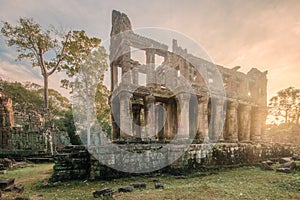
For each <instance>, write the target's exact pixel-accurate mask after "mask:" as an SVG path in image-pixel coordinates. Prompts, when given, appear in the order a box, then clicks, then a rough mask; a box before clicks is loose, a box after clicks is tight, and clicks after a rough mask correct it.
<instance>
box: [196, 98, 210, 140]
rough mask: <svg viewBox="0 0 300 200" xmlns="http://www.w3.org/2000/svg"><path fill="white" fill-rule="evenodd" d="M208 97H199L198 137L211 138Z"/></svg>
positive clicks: (201, 138)
mask: <svg viewBox="0 0 300 200" xmlns="http://www.w3.org/2000/svg"><path fill="white" fill-rule="evenodd" d="M208 100H209V98H208V97H199V98H198V130H197V136H196V139H198V140H202V141H203V140H209V137H208Z"/></svg>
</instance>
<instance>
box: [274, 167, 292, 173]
mask: <svg viewBox="0 0 300 200" xmlns="http://www.w3.org/2000/svg"><path fill="white" fill-rule="evenodd" d="M276 172H283V173H291V169H290V168H277V169H276Z"/></svg>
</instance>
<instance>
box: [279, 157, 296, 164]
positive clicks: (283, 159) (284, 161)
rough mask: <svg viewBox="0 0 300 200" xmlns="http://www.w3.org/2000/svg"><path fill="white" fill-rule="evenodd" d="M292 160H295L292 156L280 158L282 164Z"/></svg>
mask: <svg viewBox="0 0 300 200" xmlns="http://www.w3.org/2000/svg"><path fill="white" fill-rule="evenodd" d="M291 161H293V160H292V158H291V157H286V158H280V159H279V160H278V162H279V163H280V164H283V163H286V162H291Z"/></svg>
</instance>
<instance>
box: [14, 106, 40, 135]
mask: <svg viewBox="0 0 300 200" xmlns="http://www.w3.org/2000/svg"><path fill="white" fill-rule="evenodd" d="M14 118H15V123H16V125H17V126H21V127H22V128H23V129H24V130H31V131H38V130H40V129H41V128H42V122H43V118H42V115H41V114H40V113H39V111H38V110H34V109H33V108H31V109H28V108H27V109H25V108H15V111H14Z"/></svg>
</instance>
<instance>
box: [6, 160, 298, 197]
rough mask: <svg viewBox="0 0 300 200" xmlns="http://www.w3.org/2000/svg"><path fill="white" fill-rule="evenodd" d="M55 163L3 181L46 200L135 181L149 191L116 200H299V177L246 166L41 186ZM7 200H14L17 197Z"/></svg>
mask: <svg viewBox="0 0 300 200" xmlns="http://www.w3.org/2000/svg"><path fill="white" fill-rule="evenodd" d="M52 166H53V165H52V164H41V165H35V166H34V167H27V168H21V169H16V170H11V171H8V173H7V174H5V175H0V178H8V177H14V178H16V181H15V182H16V183H22V184H24V185H25V191H24V193H23V196H34V195H39V194H42V195H43V199H45V200H52V199H59V200H73V199H82V200H86V199H94V198H93V197H92V192H93V191H95V190H99V189H102V188H105V187H109V188H112V189H114V190H117V189H118V187H120V186H125V185H129V184H130V183H134V182H146V183H147V189H144V190H134V192H132V193H121V194H119V193H116V195H115V199H130V200H131V199H133V200H135V199H143V200H148V199H153V200H154V199H155V200H156V199H269V200H271V199H274V200H275V199H276V200H277V199H300V192H299V191H300V174H299V173H296V172H295V173H291V174H283V173H278V172H274V171H262V170H260V169H259V168H254V167H244V168H238V169H231V170H229V169H228V170H223V171H220V172H218V173H215V174H210V175H206V176H203V174H202V173H194V174H192V175H191V176H189V177H175V176H167V175H163V176H160V177H132V178H122V179H117V180H112V181H95V182H88V181H86V182H85V181H69V182H65V183H59V184H57V185H56V186H52V187H46V188H44V187H42V186H41V183H42V181H43V180H45V179H47V178H48V177H50V175H51V173H52ZM153 179H159V180H160V181H161V182H163V183H164V184H165V189H159V190H156V189H154V184H153ZM4 195H5V196H6V198H5V199H13V197H14V196H16V195H10V196H8V193H4Z"/></svg>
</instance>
